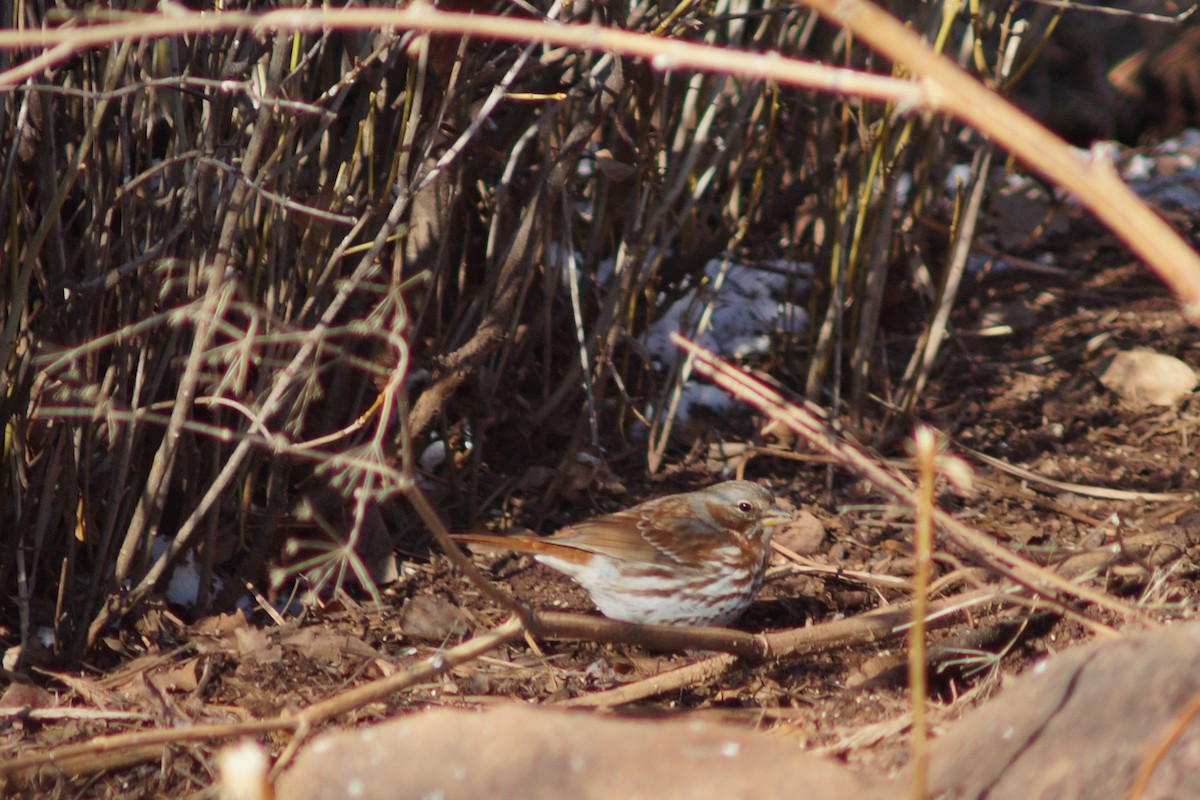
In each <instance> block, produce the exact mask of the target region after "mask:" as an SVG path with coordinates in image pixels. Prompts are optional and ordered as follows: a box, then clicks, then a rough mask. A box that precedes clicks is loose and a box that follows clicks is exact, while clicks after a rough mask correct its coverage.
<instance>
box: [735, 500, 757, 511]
mask: <svg viewBox="0 0 1200 800" xmlns="http://www.w3.org/2000/svg"><path fill="white" fill-rule="evenodd" d="M738 510H739V511H741V512H742V513H743V514H749V513H750V512H751V511H753V510H754V506H752V505H750V504H749V503H747V502H746V501H745V500H743V501H742V502H740V503H738Z"/></svg>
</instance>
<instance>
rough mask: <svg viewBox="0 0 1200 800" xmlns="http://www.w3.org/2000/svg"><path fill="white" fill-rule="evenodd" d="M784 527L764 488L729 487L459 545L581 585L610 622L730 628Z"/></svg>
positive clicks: (475, 537)
mask: <svg viewBox="0 0 1200 800" xmlns="http://www.w3.org/2000/svg"><path fill="white" fill-rule="evenodd" d="M788 519H790V515H789V514H788V513H787V512H785V511H783V510H782V509H780V508H779V507H777V506H776V505H775V498H774V496H773V495H772V494H771V492H770V491H768V490H767V489H764V488H763V487H761V486H759V485H758V484H756V483H750V482H749V481H728V482H726V483H719V484H716V485H715V486H709V487H708V488H706V489H701V490H699V491H696V492H687V493H685V494H673V495H667V496H666V497H659V498H657V499H655V500H650V501H648V502H645V503H641V504H640V505H636V506H634V507H633V508H630V509H627V510H625V511H618V512H616V513H614V514H606V515H604V516H602V517H597V518H595V519H591V520H587V521H585V522H580V523H578V524H576V525H571V526H569V527H567V528H563V529H562V530H560V531H559V532H557V533H555V534H553V535H552V536H546V537H540V538H539V537H533V536H492V535H486V534H462V535H458V536H455V537H454V538H455V539H456V540H458V541H460V542H464V543H466V544H476V545H482V546H485V547H494V548H504V549H508V550H514V551H516V552H520V553H530V554H532V555H533V556H534V557H535V558H536V559H537V560H538V561H540V562H542V563H543V564H546V565H547V566H549V567H553V568H554V569H557V570H559V571H560V572H564V573H566V574H567V575H569V576H570V577H571V578H573V579H574V580H575V581H576V582H577V583H579V584H580V585H581V586H583V588H584V589H586V590H587V592H588V595H590V596H591V598H592V602H594V603H595V604H596V606H597V607H598V608H599V609H600V610H601V611H602V612H603V613H604V614H605V615H606V616H608V617H612V618H613V619H619V620H625V621H627V622H644V623H655V624H659V625H725V624H728V623H730V622H732V621H733V620H735V619H737V618H738V617H739V616H741V614H742V612H743V611H745V610H746V607H747V606H749V605H750V602H751V600H753V599H754V595H755V594H756V593H757V592H758V589H759V587H760V586H761V585H762V579H763V575H764V573H765V572H766V568H767V559H768V556H769V555H770V541H771V533H772V528H773V527H774V526H776V525H779V524H780V523H782V522H785V521H787V520H788Z"/></svg>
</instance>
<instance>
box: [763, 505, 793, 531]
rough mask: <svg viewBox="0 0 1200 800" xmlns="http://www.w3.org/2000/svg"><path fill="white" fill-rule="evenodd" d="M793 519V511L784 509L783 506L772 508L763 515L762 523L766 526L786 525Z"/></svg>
mask: <svg viewBox="0 0 1200 800" xmlns="http://www.w3.org/2000/svg"><path fill="white" fill-rule="evenodd" d="M791 521H792V512H790V511H784V510H783V509H782V508H771V509H768V510H767V513H766V514H764V515H763V520H762V524H763V527H764V528H774V527H776V526H778V525H786V524H787V523H789V522H791Z"/></svg>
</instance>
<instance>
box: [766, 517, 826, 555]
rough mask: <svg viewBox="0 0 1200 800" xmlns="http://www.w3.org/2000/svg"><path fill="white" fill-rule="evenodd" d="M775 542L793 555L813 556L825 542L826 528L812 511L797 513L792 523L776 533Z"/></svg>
mask: <svg viewBox="0 0 1200 800" xmlns="http://www.w3.org/2000/svg"><path fill="white" fill-rule="evenodd" d="M774 538H775V541H776V542H778V543H779V544H781V545H783V546H784V547H786V548H787V549H789V550H791V551H792V552H793V553H797V554H799V555H802V556H808V555H812V554H813V553H816V552H817V551H819V550H820V549H821V543H822V542H824V541H825V526H824V525H823V524H821V520H819V519H817V518H816V517H815V516H814V515H813V514H812V512H810V511H804V510H801V511H797V512H796V516H795V517H794V518H793V519H792V521H791V522H789V523H787V524H786V525H784V526H783V527H782V528H780V529H779V530H778V531H776V532H775V537H774Z"/></svg>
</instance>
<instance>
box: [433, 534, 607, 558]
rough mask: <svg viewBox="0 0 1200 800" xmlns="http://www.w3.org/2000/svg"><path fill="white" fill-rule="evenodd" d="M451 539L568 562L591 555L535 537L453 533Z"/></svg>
mask: <svg viewBox="0 0 1200 800" xmlns="http://www.w3.org/2000/svg"><path fill="white" fill-rule="evenodd" d="M450 538H451V539H453V540H454V541H456V542H458V543H459V544H473V545H478V546H480V547H489V548H492V549H494V550H511V551H513V552H514V553H529V554H531V555H548V556H555V557H556V558H560V559H563V560H566V561H585V560H587V559H589V558H591V556H590V554H588V553H585V552H583V551H582V550H579V549H577V548H574V547H569V546H566V545H562V544H558V543H557V542H547V541H544V540H542V539H538V538H537V537H535V536H496V535H495V534H490V533H452V534H450Z"/></svg>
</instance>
